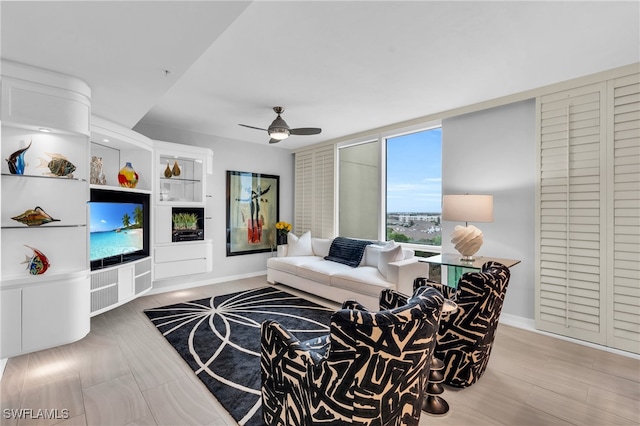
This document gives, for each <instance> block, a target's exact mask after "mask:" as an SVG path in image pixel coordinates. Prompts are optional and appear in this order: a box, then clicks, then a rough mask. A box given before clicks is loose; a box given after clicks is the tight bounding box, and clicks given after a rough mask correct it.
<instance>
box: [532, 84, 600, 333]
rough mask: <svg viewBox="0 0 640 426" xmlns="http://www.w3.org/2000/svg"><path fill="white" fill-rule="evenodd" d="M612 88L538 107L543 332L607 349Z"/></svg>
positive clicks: (539, 314) (549, 99)
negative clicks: (608, 91)
mask: <svg viewBox="0 0 640 426" xmlns="http://www.w3.org/2000/svg"><path fill="white" fill-rule="evenodd" d="M605 93H606V85H605V84H604V83H603V84H598V85H591V86H587V87H582V88H578V89H574V90H569V91H565V92H561V93H555V94H553V95H549V96H545V97H542V98H539V99H538V103H537V114H538V123H540V124H539V132H540V134H539V144H540V146H539V150H538V155H539V157H538V166H539V167H538V170H539V187H538V194H537V196H538V199H537V201H538V204H537V205H538V215H537V223H536V225H537V228H536V232H537V233H538V238H537V259H536V262H537V264H538V268H536V273H537V277H536V326H537V327H538V328H539V329H541V330H546V331H550V332H553V333H558V334H562V335H566V336H571V337H575V338H579V339H583V340H588V341H591V342H595V343H599V344H605V343H606V324H605V321H606V293H607V292H606V259H607V258H606V251H605V248H606V238H607V235H606V221H605V216H604V214H603V213H604V209H605V203H606V185H605V184H604V182H603V176H602V174H603V173H604V171H605V170H606V143H605V126H604V123H603V122H602V118H603V117H606V114H605V108H606V97H605Z"/></svg>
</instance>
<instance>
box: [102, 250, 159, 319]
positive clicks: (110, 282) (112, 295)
mask: <svg viewBox="0 0 640 426" xmlns="http://www.w3.org/2000/svg"><path fill="white" fill-rule="evenodd" d="M151 286H152V280H151V257H147V258H144V259H140V260H137V261H133V262H129V263H125V264H122V265H116V266H112V267H110V268H104V269H99V270H95V271H92V272H91V316H95V315H98V314H101V313H103V312H106V311H109V310H111V309H113V308H115V307H117V306H120V305H123V304H125V303H127V302H130V301H131V300H133V299H135V298H137V297H140V296H141V295H143V294H145V293H147V292H148V291H149V290H151Z"/></svg>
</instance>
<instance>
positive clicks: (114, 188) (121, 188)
mask: <svg viewBox="0 0 640 426" xmlns="http://www.w3.org/2000/svg"><path fill="white" fill-rule="evenodd" d="M89 188H91V189H99V190H102V191H120V192H133V193H137V194H151V190H149V189H139V188H126V187H124V186H113V185H97V184H93V183H92V184H90V185H89Z"/></svg>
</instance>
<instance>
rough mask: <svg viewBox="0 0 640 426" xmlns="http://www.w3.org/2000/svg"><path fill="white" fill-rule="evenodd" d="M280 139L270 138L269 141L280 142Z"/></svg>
mask: <svg viewBox="0 0 640 426" xmlns="http://www.w3.org/2000/svg"><path fill="white" fill-rule="evenodd" d="M278 142H280V139H269V143H278Z"/></svg>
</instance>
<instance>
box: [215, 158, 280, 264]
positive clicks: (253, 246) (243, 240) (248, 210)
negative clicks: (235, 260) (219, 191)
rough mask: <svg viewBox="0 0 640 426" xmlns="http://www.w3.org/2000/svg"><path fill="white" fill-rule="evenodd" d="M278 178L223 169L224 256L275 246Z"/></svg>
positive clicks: (277, 213) (256, 251) (278, 201)
mask: <svg viewBox="0 0 640 426" xmlns="http://www.w3.org/2000/svg"><path fill="white" fill-rule="evenodd" d="M279 197H280V177H279V176H274V175H265V174H259V173H250V172H237V171H231V170H227V256H236V255H240V254H250V253H261V252H268V251H271V250H273V248H274V247H275V246H276V222H278V216H279V206H280V199H279Z"/></svg>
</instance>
